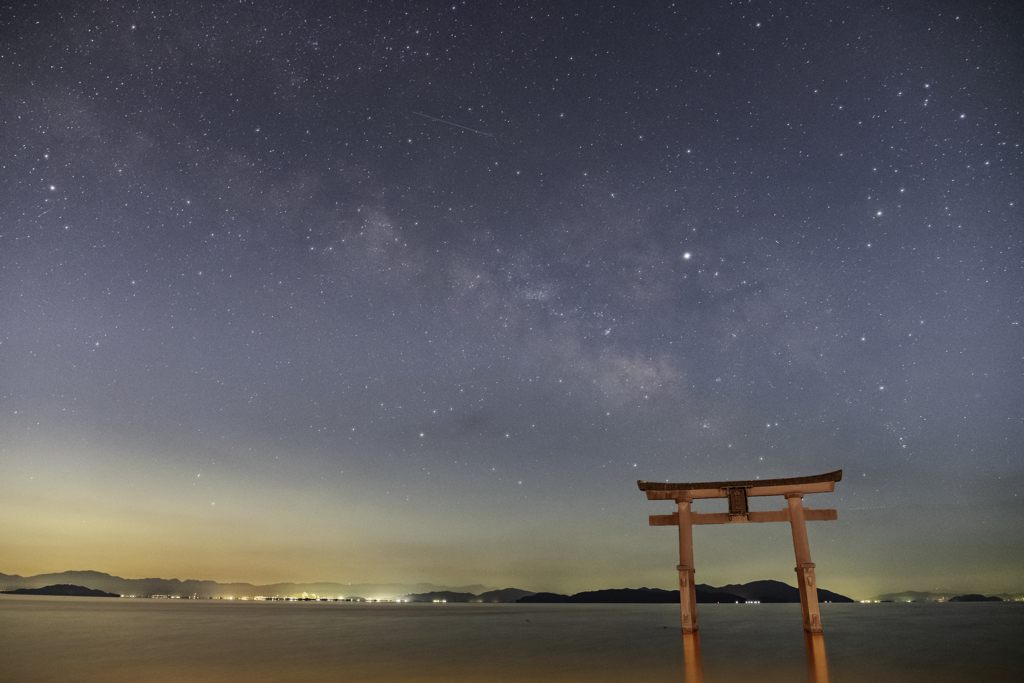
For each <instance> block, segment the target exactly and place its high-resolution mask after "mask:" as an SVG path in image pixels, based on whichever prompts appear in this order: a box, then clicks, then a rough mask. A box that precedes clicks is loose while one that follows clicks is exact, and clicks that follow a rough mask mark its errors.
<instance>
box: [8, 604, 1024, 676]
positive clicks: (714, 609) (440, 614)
mask: <svg viewBox="0 0 1024 683" xmlns="http://www.w3.org/2000/svg"><path fill="white" fill-rule="evenodd" d="M700 618H701V622H700V623H701V630H700V637H699V642H698V641H697V640H695V639H690V640H689V642H686V641H684V638H683V636H682V634H681V633H680V630H679V623H678V622H679V609H678V607H677V606H674V605H500V604H499V605H466V604H444V605H434V604H395V603H390V604H389V603H382V604H350V603H268V602H254V601H249V602H241V601H234V602H231V603H229V602H227V601H186V600H175V601H170V600H141V599H139V600H133V599H121V600H117V599H102V598H40V597H29V596H0V643H3V646H2V650H3V653H2V657H0V681H4V682H5V683H7V682H11V683H21V682H22V681H26V682H27V681H32V682H34V683H57V682H60V683H66V682H67V681H76V682H79V681H80V682H83V683H87V682H96V683H99V682H101V681H102V682H103V683H118V682H127V681H133V682H136V681H145V682H153V683H162V682H164V681H190V682H191V681H196V682H211V683H212V682H218V683H221V682H234V681H238V682H242V681H246V682H250V681H255V682H270V681H288V682H292V681H294V682H310V683H311V682H313V681H317V682H320V681H367V682H378V681H442V680H443V681H538V680H539V681H590V682H594V681H598V682H602V683H603V682H606V681H607V682H611V681H639V680H648V681H686V680H689V681H690V683H694V681H696V680H700V679H699V676H700V674H699V671H700V670H701V669H702V670H703V680H704V681H705V682H706V683H725V682H731V681H780V682H781V681H787V682H791V681H807V680H809V676H810V674H809V670H808V652H809V647H808V644H807V643H806V642H805V638H804V634H803V631H802V628H801V621H800V607H799V605H700ZM822 620H823V623H824V627H825V636H824V640H823V643H824V649H826V650H827V663H826V662H825V661H823V660H822V659H819V660H818V661H817V662H816V663H815V666H816V667H817V671H818V675H819V677H820V676H821V675H822V673H823V672H825V671H827V675H828V676H829V679H828V680H829V681H830V682H831V683H844V682H858V683H859V682H865V683H866V682H868V681H872V682H874V681H897V682H911V681H913V682H917V681H920V682H922V683H924V682H926V681H927V682H928V683H936V682H938V683H942V682H945V681H1017V680H1019V676H1020V671H1021V668H1020V667H1021V666H1022V665H1024V655H1022V654H1021V648H1020V645H1019V637H1020V633H1024V604H1005V603H1004V604H982V605H977V604H958V605H939V604H883V605H860V604H854V605H822ZM698 646H699V647H698ZM698 653H699V657H700V660H699V663H698V662H697V660H696V657H697V656H698ZM819 654H820V652H819ZM698 664H699V665H698ZM824 667H827V669H826V668H824Z"/></svg>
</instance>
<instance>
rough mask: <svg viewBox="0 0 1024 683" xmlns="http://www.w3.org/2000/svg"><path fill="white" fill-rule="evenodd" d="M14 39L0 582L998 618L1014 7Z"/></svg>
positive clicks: (6, 16)
mask: <svg viewBox="0 0 1024 683" xmlns="http://www.w3.org/2000/svg"><path fill="white" fill-rule="evenodd" d="M2 15H3V16H2V17H0V472H2V476H0V518H2V520H3V522H2V523H0V551H2V552H0V554H2V558H3V560H2V566H0V571H2V572H5V573H9V574H12V573H19V574H23V575H28V574H36V573H43V572H56V571H64V570H68V569H93V570H98V571H105V572H108V573H111V574H116V575H119V576H125V577H132V578H138V577H144V576H161V577H165V578H172V577H176V578H180V579H186V578H193V579H213V580H218V581H248V582H252V583H270V582H276V581H339V582H354V583H355V582H385V581H395V582H407V583H412V582H417V581H430V582H434V583H438V584H447V585H463V584H475V583H480V584H485V585H488V586H492V587H505V586H516V587H520V588H525V589H530V590H557V591H559V592H575V591H580V590H591V589H599V588H612V587H624V586H630V587H639V586H658V587H664V588H672V587H674V586H675V585H676V580H677V574H676V570H675V565H676V564H677V563H678V555H677V545H676V537H675V533H674V529H673V528H671V527H668V528H666V527H658V528H652V527H648V526H647V515H650V514H663V513H668V512H671V511H672V509H673V506H672V504H671V503H665V502H649V501H647V500H646V497H645V496H644V494H643V493H642V492H640V491H639V490H638V489H637V486H636V480H637V479H645V480H650V481H706V480H723V479H753V478H758V477H760V478H774V477H792V476H803V475H811V474H819V473H822V472H827V471H831V470H834V469H840V468H841V469H843V472H844V474H843V480H842V481H841V482H840V483H839V484H837V486H836V491H835V493H833V494H825V495H813V496H808V497H807V498H805V504H806V505H807V506H809V507H818V508H830V507H834V508H836V509H838V511H839V521H835V522H815V523H812V524H810V525H809V534H810V540H811V552H812V557H813V559H814V561H815V562H816V563H817V566H818V569H817V574H818V580H819V581H820V582H821V584H822V585H823V586H824V587H826V588H829V589H831V590H836V591H839V592H842V593H845V594H848V595H851V596H852V597H858V598H866V597H870V596H872V595H874V594H876V593H879V592H883V591H888V590H902V589H917V590H929V589H954V590H961V591H965V592H966V591H988V592H997V591H1012V590H1024V575H1022V573H1021V566H1022V565H1024V544H1022V543H1021V538H1024V334H1022V325H1021V323H1022V321H1024V249H1022V247H1024V229H1022V228H1024V226H1022V211H1021V209H1022V202H1024V183H1022V178H1024V176H1022V173H1024V164H1022V148H1021V144H1022V142H1024V126H1022V122H1024V85H1022V83H1024V80H1022V77H1021V74H1022V73H1024V42H1022V41H1021V40H1020V36H1021V34H1022V33H1024V8H1022V7H1021V6H1020V5H1019V4H1018V3H1015V2H995V3H975V2H970V3H966V2H965V3H947V2H907V3H896V4H894V5H892V6H890V5H889V4H888V3H874V2H852V3H846V4H843V5H842V6H840V5H837V4H835V3H827V2H821V3H814V2H808V3H798V2H792V3H768V2H742V3H725V2H721V3H701V2H693V3H686V2H676V3H672V2H634V3H630V2H623V3H609V2H575V3H574V2H557V3H556V2H529V1H526V2H515V3H513V2H462V1H460V2H456V3H454V4H453V3H439V2H406V3H403V2H373V3H357V2H338V3H331V2H314V1H309V2H287V3H285V2H277V3H272V2H240V3H239V2H234V3H199V2H192V3H187V2H180V3H165V2H155V1H143V2H138V3H117V2H89V3H84V2H81V3H80V2H68V3H47V2H40V3H37V4H35V5H30V4H29V3H15V5H13V7H9V8H8V9H6V10H4V12H3V13H2ZM716 503H718V505H717V506H716ZM784 505H785V501H784V500H783V499H781V498H770V499H764V498H762V499H757V500H756V501H752V507H753V508H754V509H777V508H781V507H783V506H784ZM695 509H696V510H697V511H698V512H708V511H718V510H724V509H725V507H724V501H707V502H704V503H698V504H697V505H695ZM694 536H695V553H696V558H695V559H696V567H697V580H698V581H699V582H702V583H710V584H713V585H722V584H725V583H729V582H743V581H752V580H756V579H762V578H775V579H779V580H783V581H787V582H789V583H791V584H793V583H794V581H795V578H794V575H793V564H794V558H793V549H792V543H791V540H790V531H789V527H788V525H786V524H749V525H734V526H727V527H726V526H702V527H697V528H696V529H695V533H694Z"/></svg>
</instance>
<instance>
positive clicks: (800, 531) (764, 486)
mask: <svg viewBox="0 0 1024 683" xmlns="http://www.w3.org/2000/svg"><path fill="white" fill-rule="evenodd" d="M842 478H843V471H842V470H836V471H835V472H829V473H827V474H819V475H815V476H811V477H794V478H791V479H754V480H751V481H710V482H699V483H688V484H675V483H667V482H666V483H660V482H649V481H638V482H637V485H638V486H639V487H640V490H641V491H644V492H646V493H647V499H648V500H674V501H675V502H676V504H677V505H678V510H677V511H676V512H674V513H672V514H670V515H651V516H650V522H649V523H650V525H651V526H676V525H678V527H679V565H678V566H677V567H676V569H677V570H678V571H679V609H680V612H681V616H682V626H683V633H694V632H696V631H697V590H696V585H695V584H694V571H695V570H694V564H693V525H694V524H739V523H747V522H789V523H790V527H791V528H792V530H793V550H794V552H795V554H796V576H797V588H798V589H799V591H800V611H801V613H802V615H803V622H804V631H806V632H807V633H812V634H813V633H821V611H820V610H819V608H818V589H817V585H816V582H815V580H814V563H813V562H811V550H810V544H809V543H808V541H807V524H806V523H807V522H808V521H826V520H835V519H838V514H837V513H836V511H835V510H811V509H809V508H805V507H804V506H803V497H804V494H806V493H827V492H831V491H834V490H835V487H836V482H837V481H839V480H841V479H842ZM749 496H785V498H786V502H787V504H788V507H787V508H783V509H782V510H778V511H773V512H751V511H750V510H749V508H748V504H747V498H748V497H749ZM695 498H727V499H728V501H729V512H722V513H705V514H700V513H696V512H693V511H692V510H691V509H690V508H691V506H692V504H693V501H694V499H695Z"/></svg>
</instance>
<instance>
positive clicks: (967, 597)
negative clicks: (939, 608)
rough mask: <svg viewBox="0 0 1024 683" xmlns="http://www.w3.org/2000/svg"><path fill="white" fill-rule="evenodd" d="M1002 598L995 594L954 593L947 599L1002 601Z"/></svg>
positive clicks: (953, 600)
mask: <svg viewBox="0 0 1024 683" xmlns="http://www.w3.org/2000/svg"><path fill="white" fill-rule="evenodd" d="M1002 601H1003V599H1002V598H999V597H996V596H995V595H988V596H986V595H978V594H977V593H969V594H968V595H954V596H953V597H951V598H950V599H949V602H1002Z"/></svg>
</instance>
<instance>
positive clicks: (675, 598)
mask: <svg viewBox="0 0 1024 683" xmlns="http://www.w3.org/2000/svg"><path fill="white" fill-rule="evenodd" d="M696 588H697V602H698V603H713V602H721V603H729V602H731V603H736V602H776V603H778V602H789V603H791V602H800V591H799V590H798V589H796V588H795V587H793V586H790V585H788V584H785V583H782V582H781V581H771V580H766V581H752V582H750V583H743V584H729V585H728V586H722V587H715V586H708V585H706V584H697V587H696ZM518 602H528V603H529V602H534V603H541V602H549V603H550V602H571V603H634V604H636V603H668V602H679V591H666V590H662V589H660V588H613V589H610V590H600V591H584V592H582V593H576V594H574V595H561V594H558V593H536V594H534V595H530V596H526V597H523V598H520V599H519V600H518ZM818 602H853V600H852V599H851V598H848V597H846V596H845V595H840V594H838V593H833V592H832V591H827V590H824V589H822V588H819V589H818Z"/></svg>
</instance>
